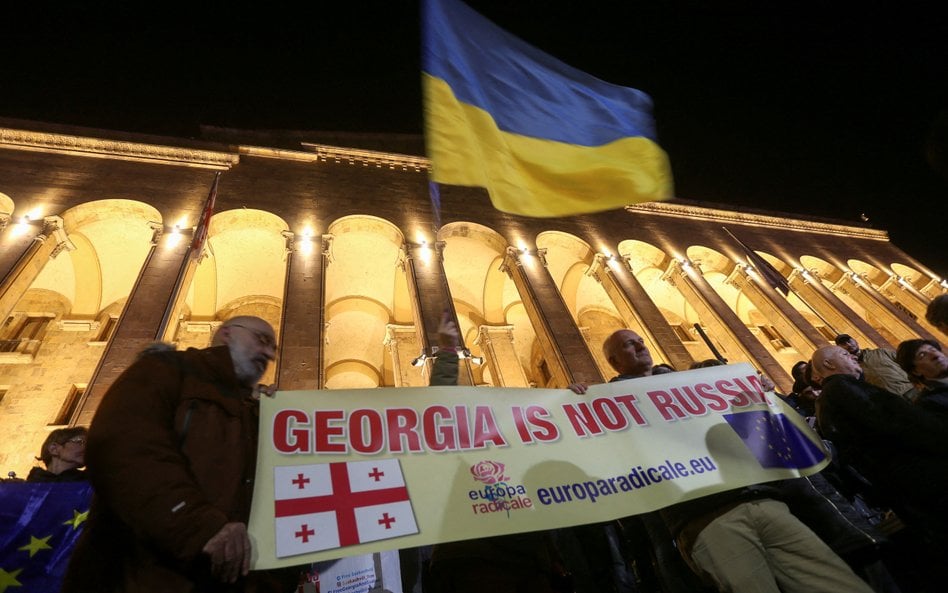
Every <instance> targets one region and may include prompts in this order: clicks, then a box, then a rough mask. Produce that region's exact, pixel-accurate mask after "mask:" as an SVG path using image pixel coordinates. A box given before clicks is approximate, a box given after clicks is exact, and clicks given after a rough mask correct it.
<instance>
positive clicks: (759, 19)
mask: <svg viewBox="0 0 948 593" xmlns="http://www.w3.org/2000/svg"><path fill="white" fill-rule="evenodd" d="M134 4H135V3H126V4H123V5H121V6H120V7H116V8H112V9H110V10H105V9H102V8H99V9H95V10H90V9H87V8H84V7H78V6H69V7H66V8H56V9H52V8H49V6H48V5H44V6H43V7H42V9H39V8H37V9H33V8H29V7H28V8H17V9H15V11H12V12H11V9H8V8H3V9H0V23H3V26H2V31H0V52H2V53H0V56H2V58H0V59H2V62H0V64H2V68H0V117H7V118H20V119H33V120H40V121H48V122H57V123H67V124H74V125H82V126H91V127H98V128H106V129H115V130H123V131H131V132H143V133H150V134H162V135H171V136H181V137H197V136H198V135H199V130H198V126H199V125H200V124H210V125H217V126H227V127H236V128H264V129H295V130H324V131H337V130H342V131H373V132H407V133H419V132H420V131H421V126H422V124H421V93H420V71H419V23H418V5H417V3H416V2H414V1H402V0H392V1H388V2H381V1H379V2H373V1H366V2H351V3H348V4H347V5H346V7H340V6H334V5H335V4H337V3H330V2H314V3H310V4H308V5H304V7H294V8H293V9H289V8H280V7H274V6H271V5H267V6H264V5H263V4H261V5H259V6H254V7H238V8H235V7H234V6H231V4H232V3H219V5H218V6H217V10H216V11H212V10H210V9H208V8H202V9H200V10H197V9H193V8H189V9H187V10H181V11H178V12H172V11H170V10H163V11H162V12H160V13H159V12H149V11H143V10H142V9H141V8H139V7H137V6H134ZM470 4H471V5H472V6H473V7H474V8H475V9H477V10H479V11H480V12H481V13H482V14H484V15H485V16H488V17H489V18H491V19H492V20H494V22H496V23H497V24H499V25H501V26H502V27H504V28H506V29H507V30H508V31H510V32H512V33H514V34H515V35H517V36H519V37H521V38H523V39H525V40H526V41H528V42H530V43H532V44H534V45H536V46H538V47H540V48H541V49H543V50H545V51H547V52H549V53H551V54H553V55H555V56H557V57H558V58H560V59H562V60H563V61H565V62H567V63H569V64H571V65H573V66H575V67H577V68H580V69H582V70H585V71H587V72H589V73H591V74H593V75H595V76H597V77H599V78H602V79H604V80H607V81H609V82H613V83H616V84H621V85H626V86H632V87H635V88H638V89H641V90H643V91H645V92H647V93H649V94H650V95H651V96H652V98H653V99H654V102H655V117H656V121H657V125H658V134H659V142H660V143H661V144H662V146H663V147H664V148H665V150H666V151H667V152H668V153H669V156H670V159H671V164H672V169H673V171H674V174H675V187H676V194H677V195H678V196H679V197H681V198H685V199H689V200H698V201H707V202H715V203H719V204H730V205H732V206H737V207H740V206H747V207H753V208H764V209H772V210H779V211H784V212H797V213H805V214H812V215H817V216H825V217H831V218H836V219H839V220H842V221H846V222H849V223H854V224H857V223H859V219H860V215H861V214H865V215H866V216H867V217H868V218H869V222H868V224H869V225H871V226H874V227H876V228H884V229H887V230H888V231H889V232H890V235H891V237H892V240H893V241H894V242H895V243H896V244H897V245H898V246H900V247H902V248H903V249H905V250H906V251H908V252H909V253H910V254H912V255H913V256H915V257H916V258H918V259H919V260H921V261H922V262H923V263H925V264H928V265H929V266H930V267H932V268H933V270H934V271H935V272H936V273H938V274H940V275H942V276H948V254H946V253H945V249H944V247H943V246H944V243H945V239H944V237H945V223H946V212H948V208H946V206H945V203H946V198H948V18H946V17H944V16H940V15H936V14H935V13H934V9H932V11H931V12H929V11H927V10H922V9H915V8H911V7H906V6H897V5H896V3H894V2H892V3H887V2H883V3H865V4H866V6H863V7H860V8H859V10H858V11H847V10H845V9H843V8H841V7H832V5H833V4H835V3H830V2H807V1H801V2H792V3H791V2H783V3H773V2H754V3H750V2H748V3H741V2H729V3H717V2H709V3H693V4H694V6H692V5H691V4H692V3H679V2H655V1H653V2H639V1H638V0H625V1H616V2H596V1H588V2H577V1H575V0H573V1H570V2H565V1H556V0H547V1H544V2H540V1H534V0H522V1H515V0H505V1H488V0H480V1H472V2H470ZM775 4H779V6H781V7H782V8H780V9H778V8H774V7H773V5H775ZM696 6H699V7H696ZM330 7H331V8H330ZM0 184H2V180H0Z"/></svg>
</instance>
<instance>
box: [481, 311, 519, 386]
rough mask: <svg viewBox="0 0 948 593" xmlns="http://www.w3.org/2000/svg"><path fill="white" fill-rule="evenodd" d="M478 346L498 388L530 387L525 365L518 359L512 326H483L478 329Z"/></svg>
mask: <svg viewBox="0 0 948 593" xmlns="http://www.w3.org/2000/svg"><path fill="white" fill-rule="evenodd" d="M477 344H478V345H480V347H481V350H483V352H484V358H486V359H487V360H486V361H485V363H486V364H487V365H488V367H489V368H490V375H491V379H492V380H493V383H494V385H495V386H497V387H501V386H503V387H530V383H529V382H528V381H527V376H526V374H524V372H523V365H522V364H520V360H519V359H518V358H517V350H516V349H515V348H514V343H513V326H512V325H482V326H480V327H479V328H477Z"/></svg>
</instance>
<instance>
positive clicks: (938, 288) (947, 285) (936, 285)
mask: <svg viewBox="0 0 948 593" xmlns="http://www.w3.org/2000/svg"><path fill="white" fill-rule="evenodd" d="M919 292H921V293H922V294H923V295H925V296H926V297H927V298H929V299H934V298H935V297H937V296H940V295H943V294H945V293H946V292H948V282H945V281H944V280H938V279H937V278H932V279H931V280H929V282H928V284H926V285H925V286H923V287H922V289H921V290H920V291H919Z"/></svg>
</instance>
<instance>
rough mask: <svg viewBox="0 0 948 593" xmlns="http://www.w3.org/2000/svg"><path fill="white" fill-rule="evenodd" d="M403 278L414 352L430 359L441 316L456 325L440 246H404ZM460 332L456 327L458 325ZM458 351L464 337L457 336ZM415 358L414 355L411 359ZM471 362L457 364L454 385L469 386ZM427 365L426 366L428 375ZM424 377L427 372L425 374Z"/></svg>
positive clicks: (462, 347) (471, 381)
mask: <svg viewBox="0 0 948 593" xmlns="http://www.w3.org/2000/svg"><path fill="white" fill-rule="evenodd" d="M404 251H405V262H404V265H405V274H406V275H407V276H408V277H407V280H408V292H409V296H410V297H411V301H412V307H413V308H414V318H415V324H416V330H417V332H418V345H419V350H418V352H419V353H420V352H424V353H425V354H427V355H429V356H431V355H432V354H433V347H436V346H437V345H438V326H439V325H441V316H442V315H443V314H444V313H445V311H447V312H448V314H449V315H450V316H451V317H452V318H453V319H454V322H455V323H456V324H457V311H455V309H454V301H453V300H452V298H451V291H450V290H449V288H448V279H447V275H446V274H445V272H444V242H443V241H438V242H437V243H435V244H434V245H431V244H429V243H406V244H405V246H404ZM458 328H460V324H458ZM458 347H459V348H461V349H465V348H466V346H465V344H464V336H460V343H459V345H458ZM415 356H417V354H416V355H415ZM470 364H471V361H470V359H469V358H464V359H461V360H459V361H458V385H473V384H474V377H473V374H472V373H471V366H470ZM430 367H431V362H428V363H427V365H426V371H429V370H430ZM426 376H427V372H426Z"/></svg>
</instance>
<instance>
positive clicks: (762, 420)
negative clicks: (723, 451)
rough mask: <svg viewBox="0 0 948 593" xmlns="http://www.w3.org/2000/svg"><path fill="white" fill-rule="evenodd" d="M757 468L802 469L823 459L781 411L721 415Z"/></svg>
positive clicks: (820, 452)
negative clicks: (755, 459) (739, 438)
mask: <svg viewBox="0 0 948 593" xmlns="http://www.w3.org/2000/svg"><path fill="white" fill-rule="evenodd" d="M724 419H725V420H727V423H728V424H730V425H731V428H733V429H734V432H736V433H737V434H738V436H740V437H741V440H742V441H744V444H745V445H747V448H748V449H750V451H751V453H753V454H754V457H756V458H757V461H759V462H760V465H761V467H765V468H773V467H785V468H788V469H805V468H808V467H813V466H814V465H816V464H818V463H821V462H822V461H823V460H824V459H826V455H825V454H824V453H823V451H822V450H821V449H820V448H819V447H818V446H817V445H816V443H814V442H813V441H812V440H810V439H809V438H808V437H807V436H806V435H805V434H803V432H802V431H801V430H800V429H799V428H797V426H796V425H794V424H793V422H791V421H790V419H789V418H787V417H786V416H785V415H783V414H774V413H772V412H770V411H768V410H755V411H749V412H738V413H735V414H725V415H724Z"/></svg>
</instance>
